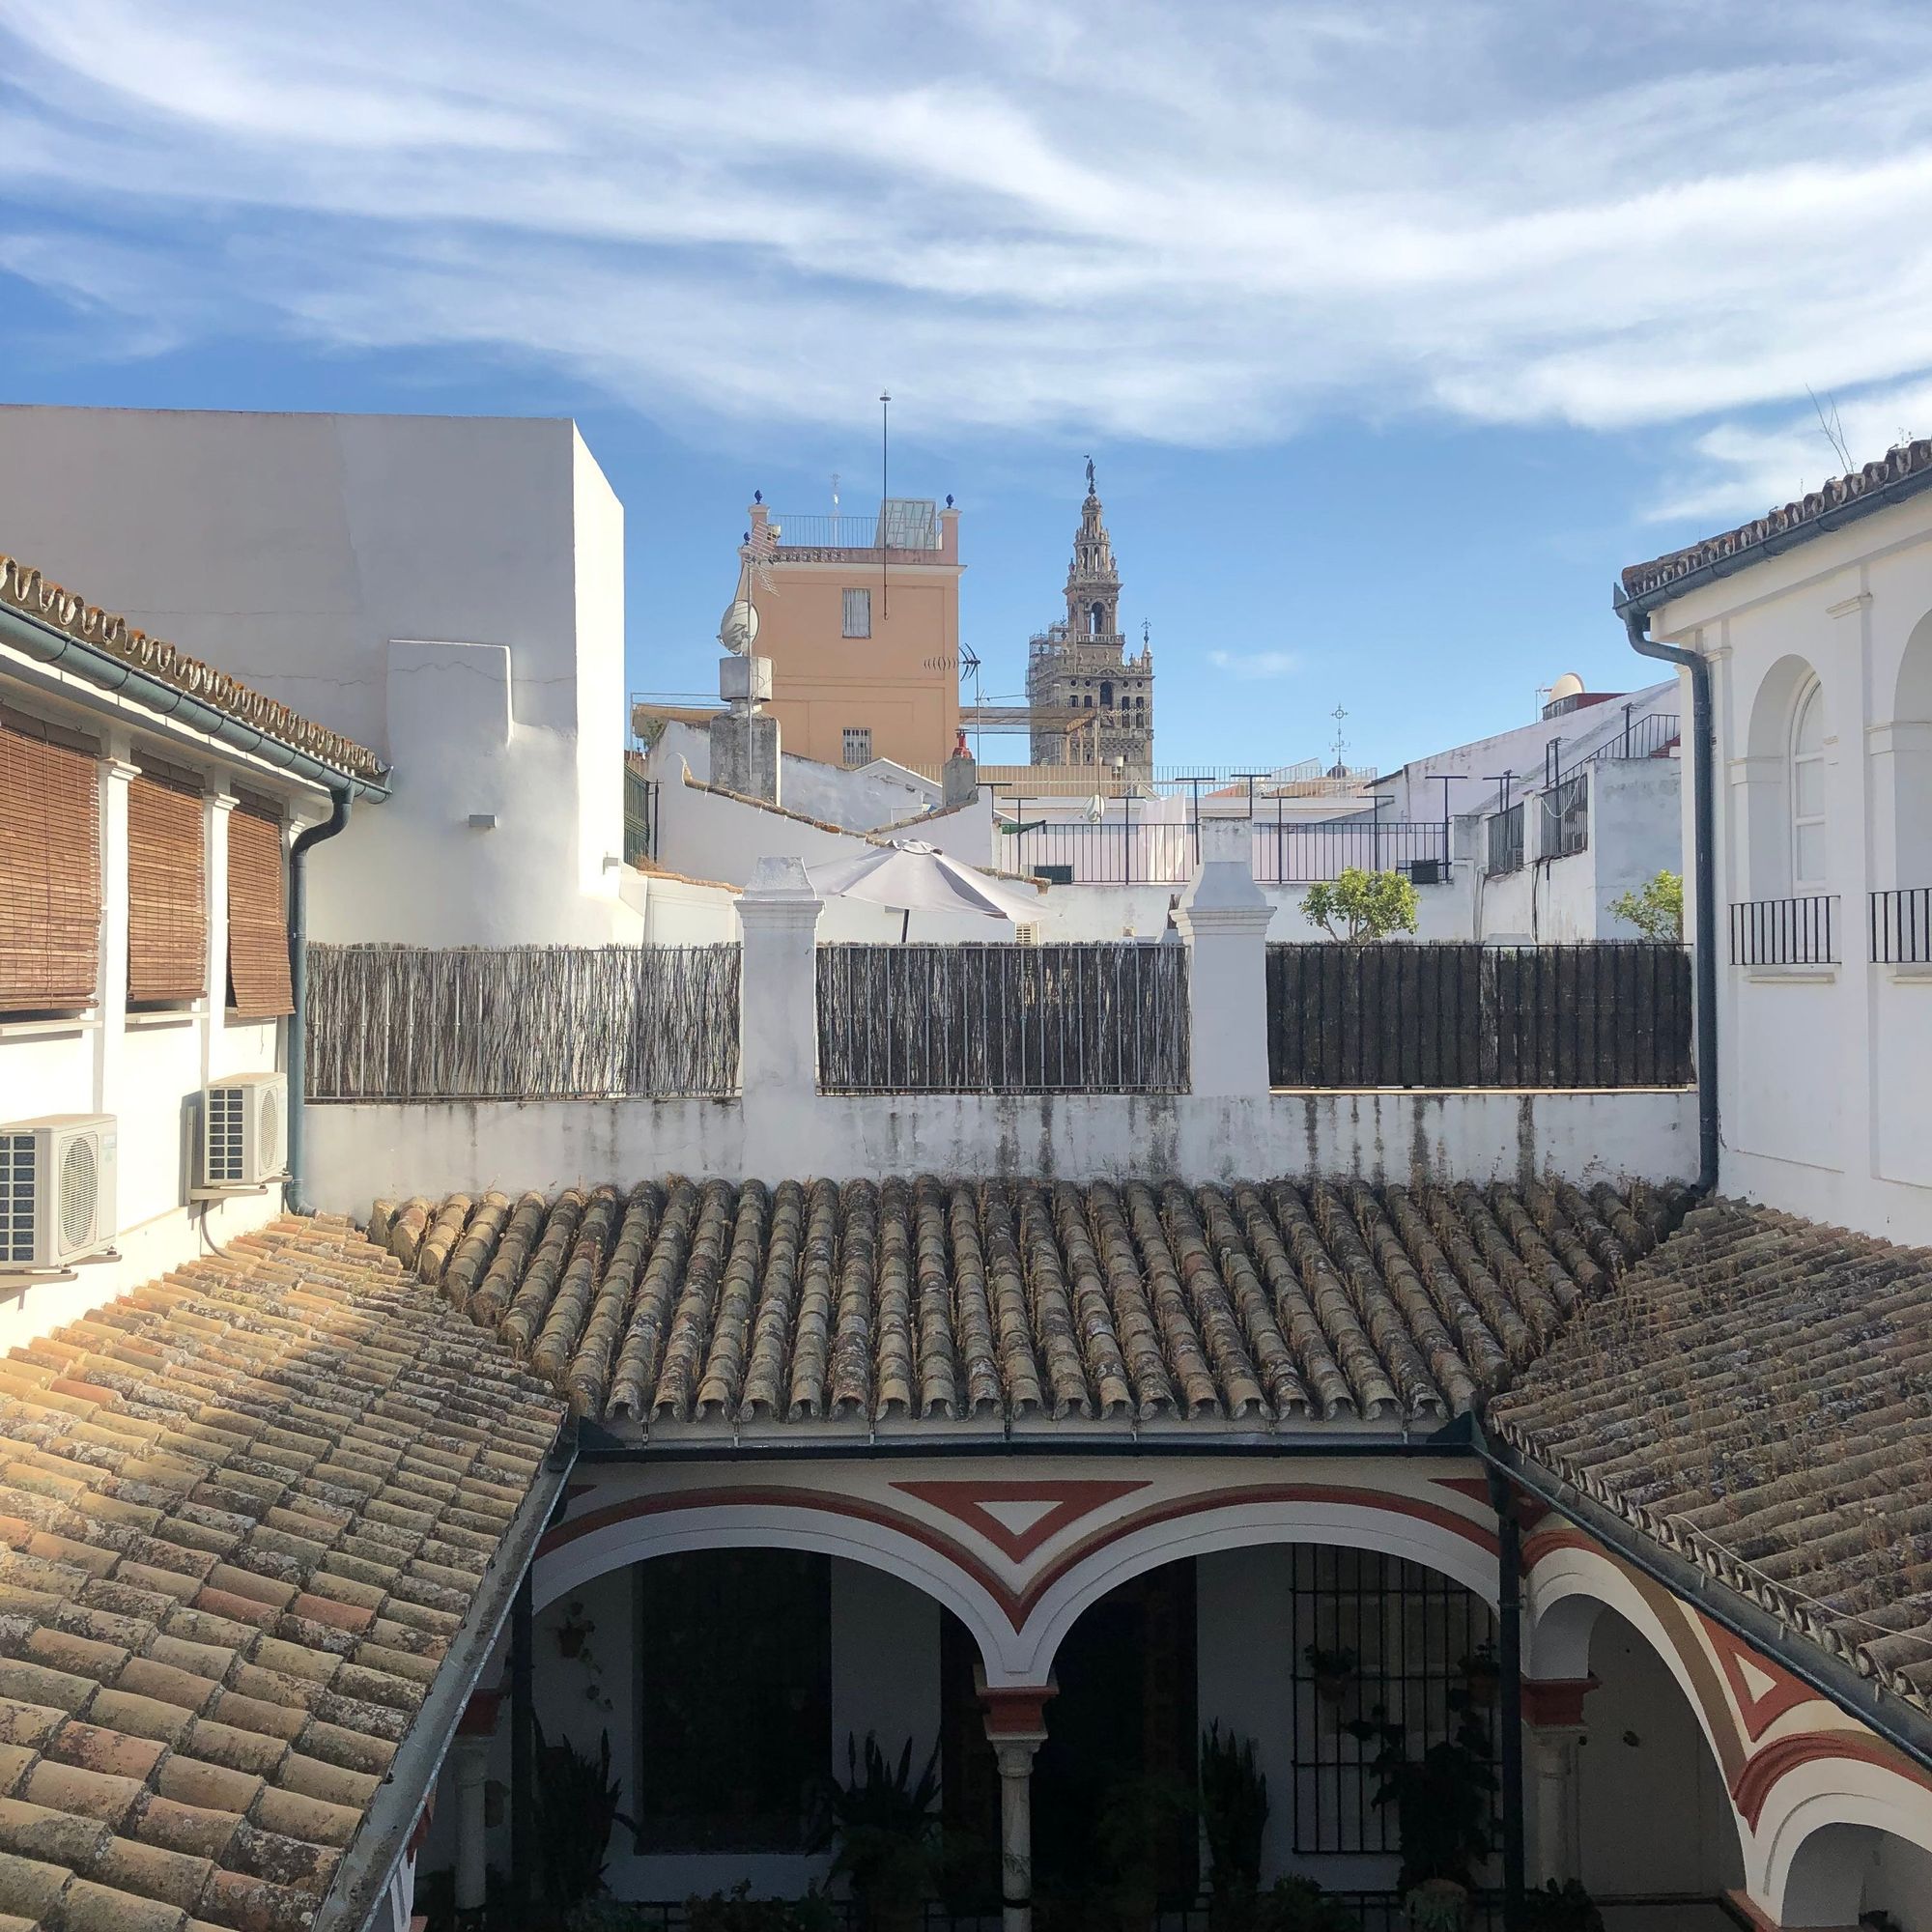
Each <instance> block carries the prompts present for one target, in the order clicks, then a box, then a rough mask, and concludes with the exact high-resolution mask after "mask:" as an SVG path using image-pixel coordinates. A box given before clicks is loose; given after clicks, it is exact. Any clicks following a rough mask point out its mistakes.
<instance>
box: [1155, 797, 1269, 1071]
mask: <svg viewBox="0 0 1932 1932" xmlns="http://www.w3.org/2000/svg"><path fill="white" fill-rule="evenodd" d="M1273 916H1274V908H1273V907H1272V906H1271V905H1270V904H1269V903H1268V901H1267V898H1266V896H1265V895H1264V894H1263V892H1262V889H1261V888H1260V887H1259V886H1258V885H1256V884H1255V869H1254V858H1253V827H1252V826H1251V825H1250V823H1249V821H1248V820H1247V819H1245V818H1235V819H1225V818H1204V819H1203V820H1202V821H1201V867H1200V869H1199V870H1198V871H1197V872H1196V873H1195V875H1194V877H1193V878H1192V879H1191V880H1190V881H1189V882H1188V886H1187V890H1186V891H1185V892H1184V893H1182V894H1181V895H1180V905H1179V911H1178V912H1177V914H1176V916H1175V923H1177V924H1178V925H1179V928H1180V931H1181V936H1182V937H1183V938H1184V939H1185V940H1186V941H1187V944H1188V949H1189V952H1190V955H1191V956H1190V957H1189V960H1188V966H1187V1004H1188V1023H1189V1030H1190V1035H1191V1037H1190V1039H1189V1043H1188V1064H1189V1066H1190V1068H1191V1091H1192V1092H1194V1093H1196V1094H1265V1093H1266V1092H1267V1090H1268V1065H1267V1058H1268V1057H1267V929H1268V922H1269V920H1270V919H1272V918H1273Z"/></svg>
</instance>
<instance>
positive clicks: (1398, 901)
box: [1301, 866, 1416, 940]
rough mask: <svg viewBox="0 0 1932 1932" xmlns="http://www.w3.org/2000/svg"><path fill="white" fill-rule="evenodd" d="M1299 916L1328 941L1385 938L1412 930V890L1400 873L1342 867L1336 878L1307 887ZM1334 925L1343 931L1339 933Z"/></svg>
mask: <svg viewBox="0 0 1932 1932" xmlns="http://www.w3.org/2000/svg"><path fill="white" fill-rule="evenodd" d="M1301 913H1302V917H1303V918H1304V919H1306V920H1307V921H1308V922H1309V923H1310V924H1311V925H1319V926H1320V927H1321V930H1322V931H1323V932H1325V933H1326V934H1327V935H1328V937H1329V938H1330V939H1346V940H1362V939H1386V938H1387V937H1388V936H1389V934H1390V933H1392V932H1413V931H1414V930H1415V922H1416V903H1415V887H1414V885H1413V884H1412V883H1411V882H1410V881H1409V880H1407V879H1406V878H1405V877H1404V876H1403V875H1402V874H1401V873H1400V872H1365V871H1364V870H1363V869H1362V868H1361V867H1359V866H1344V867H1343V868H1342V872H1341V876H1340V877H1339V878H1336V879H1333V880H1329V879H1323V880H1321V882H1320V883H1319V884H1317V885H1313V886H1310V887H1309V889H1308V896H1307V897H1306V898H1305V899H1303V900H1302V902H1301ZM1337 925H1340V926H1341V927H1342V928H1343V929H1342V930H1341V931H1339V932H1338V931H1337V930H1336V927H1337Z"/></svg>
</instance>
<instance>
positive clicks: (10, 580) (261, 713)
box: [0, 555, 383, 779]
mask: <svg viewBox="0 0 1932 1932" xmlns="http://www.w3.org/2000/svg"><path fill="white" fill-rule="evenodd" d="M0 604H5V605H9V606H11V607H12V608H13V609H14V610H15V611H21V612H22V613H23V614H24V615H26V616H29V617H32V618H33V619H34V620H35V622H37V623H41V624H44V625H46V626H47V627H48V628H49V629H50V630H55V631H63V632H65V633H66V634H67V635H68V636H69V637H70V638H74V639H78V640H79V641H80V642H81V643H83V644H90V645H92V646H93V647H94V648H95V649H96V650H99V651H105V652H106V653H107V654H108V655H109V656H110V657H116V658H119V659H120V660H121V661H122V662H123V663H124V664H128V665H131V666H132V667H133V668H135V669H136V670H140V671H145V672H146V673H147V674H148V676H150V677H153V678H158V679H159V680H160V682H161V683H163V684H168V685H172V686H173V687H174V688H175V689H176V690H177V691H182V692H185V693H186V694H187V696H190V697H194V698H198V699H200V701H201V702H202V703H204V704H208V705H212V706H213V708H214V709H215V710H217V711H225V712H226V713H227V714H228V715H229V717H231V718H236V719H239V720H240V721H241V723H242V724H244V725H250V726H252V727H253V728H254V729H255V730H257V731H260V732H261V733H262V734H263V736H264V737H268V738H272V739H274V740H275V742H276V743H277V744H280V745H287V746H288V747H289V748H290V749H291V750H292V751H297V752H303V753H307V755H308V756H310V757H311V758H316V759H319V760H320V761H321V762H322V763H323V764H325V765H328V766H330V767H332V768H333V769H334V770H336V771H339V772H346V773H348V774H349V775H350V776H351V777H353V778H359V779H374V778H377V777H379V776H380V775H381V773H382V770H383V761H382V759H380V758H379V757H377V755H376V754H375V753H374V752H371V751H369V750H367V749H366V748H365V747H363V746H361V745H358V744H356V743H355V741H354V740H353V739H349V738H345V737H344V736H343V735H342V734H341V733H340V732H339V731H331V730H329V729H328V727H327V725H317V724H315V723H313V722H312V721H311V720H309V719H307V718H303V717H300V716H298V714H297V713H295V712H293V711H291V710H290V709H289V707H288V706H287V705H286V704H282V703H278V702H277V701H276V700H275V699H274V698H272V697H265V696H263V695H262V694H261V693H260V692H259V691H251V690H249V688H248V687H247V686H246V685H245V684H242V683H241V681H240V680H239V679H236V678H232V677H230V676H229V675H228V673H227V672H226V671H220V670H216V669H215V668H213V666H212V665H205V664H203V663H202V662H201V660H200V659H199V658H191V657H189V656H188V655H187V653H186V652H185V651H178V650H176V648H175V647H174V645H172V644H168V643H163V642H162V641H161V639H158V638H151V637H149V636H148V634H147V633H146V632H145V631H135V630H130V629H129V628H128V620H127V618H125V617H117V616H116V615H114V613H113V612H112V611H103V610H101V609H100V607H99V605H97V604H90V603H88V602H87V600H86V599H85V598H83V597H76V596H75V595H74V593H73V592H72V591H71V590H63V589H62V588H61V586H60V585H59V584H58V583H55V582H52V581H51V580H49V579H47V578H44V577H43V576H42V575H41V573H40V572H39V571H38V570H36V569H34V567H33V566H32V565H31V564H25V563H20V562H17V561H16V560H15V559H14V558H13V557H11V556H4V555H0Z"/></svg>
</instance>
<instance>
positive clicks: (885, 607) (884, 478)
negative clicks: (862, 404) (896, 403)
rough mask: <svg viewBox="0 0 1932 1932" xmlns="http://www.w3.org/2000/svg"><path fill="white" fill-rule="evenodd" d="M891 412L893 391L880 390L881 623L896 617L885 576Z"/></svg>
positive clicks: (888, 583) (891, 593)
mask: <svg viewBox="0 0 1932 1932" xmlns="http://www.w3.org/2000/svg"><path fill="white" fill-rule="evenodd" d="M892 410H893V397H892V391H891V390H890V389H881V390H880V391H879V621H880V623H882V624H883V623H887V622H890V621H891V618H892V614H893V592H892V585H891V583H890V582H888V580H887V577H886V539H887V537H888V536H889V535H890V534H891V532H890V531H889V530H888V528H887V527H886V505H887V503H888V502H889V501H890V500H891V488H890V485H889V481H888V477H889V473H890V465H891V459H892V445H893V440H892Z"/></svg>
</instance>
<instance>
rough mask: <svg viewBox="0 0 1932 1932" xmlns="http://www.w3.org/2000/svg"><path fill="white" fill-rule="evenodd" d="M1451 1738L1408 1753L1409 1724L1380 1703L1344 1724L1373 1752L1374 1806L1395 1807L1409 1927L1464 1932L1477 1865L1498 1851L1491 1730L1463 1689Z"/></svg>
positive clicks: (1455, 1697)
mask: <svg viewBox="0 0 1932 1932" xmlns="http://www.w3.org/2000/svg"><path fill="white" fill-rule="evenodd" d="M1449 1704H1450V1710H1451V1713H1452V1715H1453V1716H1454V1717H1455V1718H1456V1720H1457V1722H1456V1729H1455V1732H1454V1734H1453V1735H1451V1736H1449V1737H1446V1738H1439V1739H1437V1741H1436V1742H1435V1744H1433V1745H1431V1746H1430V1747H1428V1749H1427V1750H1425V1751H1424V1752H1423V1753H1422V1755H1421V1756H1420V1757H1419V1758H1417V1757H1411V1756H1410V1755H1409V1751H1408V1738H1407V1732H1406V1728H1405V1726H1403V1725H1401V1724H1397V1723H1391V1722H1390V1721H1389V1719H1388V1714H1387V1712H1386V1711H1384V1710H1383V1709H1382V1708H1381V1706H1379V1705H1378V1706H1377V1707H1376V1709H1375V1711H1374V1712H1373V1713H1372V1714H1371V1715H1370V1716H1369V1717H1368V1718H1366V1719H1362V1718H1358V1719H1355V1720H1354V1722H1352V1723H1350V1725H1349V1726H1348V1727H1347V1728H1348V1731H1349V1734H1350V1736H1351V1737H1353V1738H1355V1739H1357V1740H1359V1741H1360V1742H1361V1743H1363V1744H1373V1745H1375V1747H1376V1755H1375V1756H1374V1757H1373V1758H1372V1759H1371V1760H1370V1761H1369V1770H1370V1773H1371V1774H1372V1776H1374V1777H1375V1780H1376V1796H1375V1803H1376V1804H1378V1805H1388V1806H1390V1807H1391V1808H1392V1809H1393V1810H1394V1812H1395V1815H1396V1832H1397V1837H1398V1839H1399V1842H1400V1844H1401V1846H1402V1869H1401V1871H1400V1872H1399V1873H1398V1874H1397V1877H1396V1889H1397V1890H1398V1891H1399V1892H1401V1893H1402V1896H1403V1907H1404V1910H1405V1911H1406V1914H1407V1916H1408V1922H1409V1925H1410V1927H1411V1928H1412V1932H1465V1928H1466V1927H1467V1926H1468V1924H1469V1921H1470V1918H1471V1913H1472V1907H1473V1901H1474V1896H1475V1889H1476V1867H1477V1865H1479V1864H1481V1863H1482V1861H1484V1860H1485V1859H1486V1858H1488V1857H1489V1856H1490V1854H1491V1853H1492V1851H1493V1850H1494V1849H1495V1847H1494V1845H1493V1843H1492V1838H1491V1820H1492V1815H1493V1811H1494V1806H1495V1796H1496V1775H1495V1770H1494V1767H1493V1765H1492V1753H1491V1749H1490V1739H1489V1733H1488V1732H1487V1731H1486V1730H1485V1729H1484V1728H1483V1725H1482V1723H1481V1721H1480V1720H1479V1719H1477V1717H1476V1716H1475V1714H1474V1712H1473V1711H1472V1710H1471V1709H1470V1704H1469V1699H1468V1697H1467V1695H1466V1694H1465V1693H1463V1692H1452V1693H1451V1694H1450V1699H1449Z"/></svg>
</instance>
